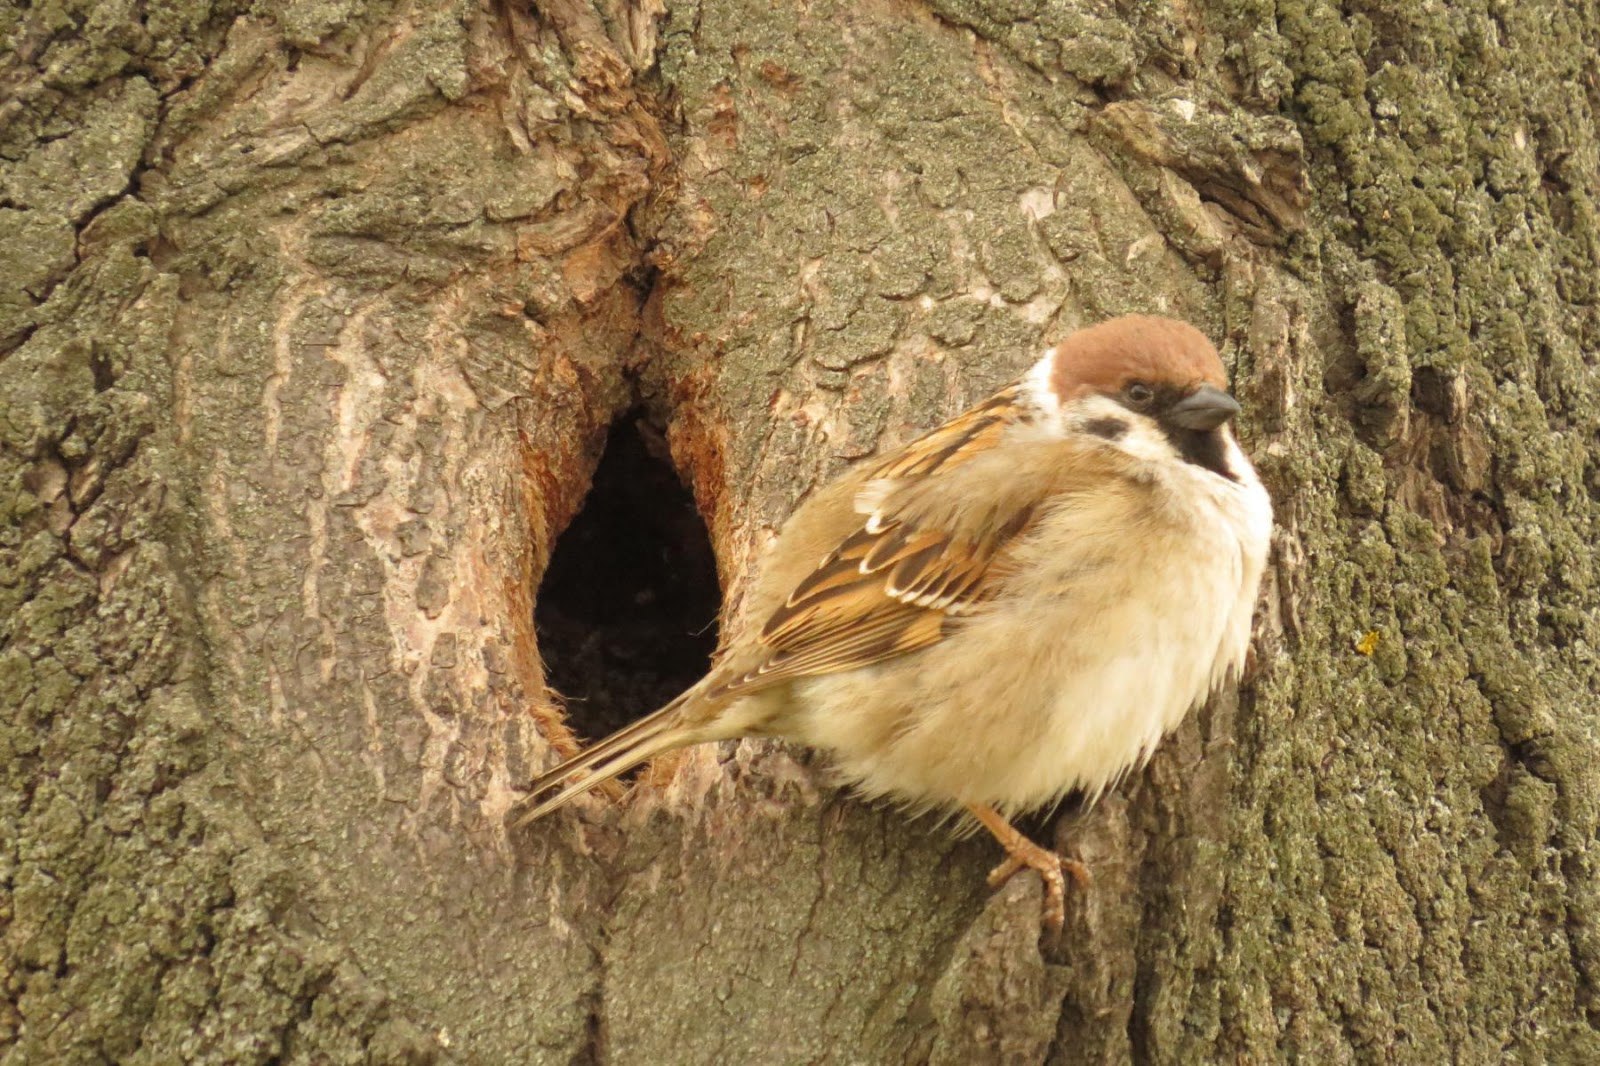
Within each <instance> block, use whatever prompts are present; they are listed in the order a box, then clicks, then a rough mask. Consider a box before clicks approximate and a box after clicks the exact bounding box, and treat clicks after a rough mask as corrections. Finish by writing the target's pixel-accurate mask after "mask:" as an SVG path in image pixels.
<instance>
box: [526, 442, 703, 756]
mask: <svg viewBox="0 0 1600 1066" xmlns="http://www.w3.org/2000/svg"><path fill="white" fill-rule="evenodd" d="M720 600H721V596H720V592H719V590H718V585H717V569H716V561H715V557H714V556H713V554H712V551H711V542H710V540H709V539H708V538H707V536H706V528H705V525H704V523H702V522H701V521H700V515H699V512H698V511H696V510H695V506H694V497H693V496H691V495H690V493H689V492H688V490H687V489H685V488H684V487H683V485H682V483H681V482H679V480H678V475H677V473H676V472H675V471H674V470H673V468H672V465H671V462H670V459H669V456H668V455H667V449H666V443H665V441H663V440H662V439H661V437H660V435H659V434H658V433H657V432H656V431H655V430H654V429H653V428H651V427H650V426H649V425H648V424H647V423H646V422H644V421H643V420H642V419H640V418H639V417H638V416H637V415H636V414H632V415H626V416H624V417H623V418H621V419H619V420H618V421H617V422H616V423H615V424H613V425H612V427H611V431H610V434H609V435H608V437H607V438H606V448H605V453H604V455H603V456H602V457H601V459H600V466H599V468H598V469H597V470H596V471H595V475H594V484H593V485H592V486H591V487H590V489H589V495H588V497H587V498H586V499H585V500H584V503H583V509H582V510H581V511H580V512H578V515H577V517H576V518H574V519H573V520H572V524H571V525H570V526H568V527H567V529H566V531H565V532H564V533H562V534H561V536H560V538H558V539H557V541H556V547H555V552H554V554H553V555H552V556H551V559H550V566H549V568H548V569H547V570H546V572H545V576H544V581H543V583H542V584H541V585H540V587H539V597H538V603H537V606H536V607H535V609H534V623H535V626H536V628H537V630H538V634H539V650H540V653H541V654H542V655H543V657H544V661H545V668H546V671H547V677H548V680H549V683H550V685H551V687H553V688H554V689H555V690H556V691H557V692H559V693H561V695H562V696H564V697H565V699H566V704H567V720H568V721H569V722H570V723H571V725H572V728H573V729H574V731H576V732H577V733H578V735H579V736H580V737H584V738H587V739H590V740H595V739H598V738H600V737H603V736H605V735H606V734H608V733H611V732H614V731H615V730H617V729H620V728H621V727H622V726H625V725H627V724H628V723H629V722H631V721H634V720H635V719H638V718H642V717H644V716H645V715H646V714H648V713H650V712H651V711H653V710H655V709H656V708H658V707H660V706H661V705H662V704H664V703H666V702H667V701H668V700H670V699H672V697H674V696H676V695H677V694H678V693H680V692H682V691H683V690H684V689H686V688H688V687H689V686H690V685H692V684H694V683H695V682H696V681H698V680H699V679H700V677H701V676H702V675H704V674H705V672H706V670H707V669H708V668H709V667H710V663H711V653H712V652H713V651H714V650H715V649H716V646H717V625H716V622H717V608H718V606H719V604H720Z"/></svg>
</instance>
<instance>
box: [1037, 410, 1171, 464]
mask: <svg viewBox="0 0 1600 1066" xmlns="http://www.w3.org/2000/svg"><path fill="white" fill-rule="evenodd" d="M1062 418H1063V421H1064V422H1065V423H1066V429H1067V431H1068V432H1076V433H1084V434H1091V435H1095V436H1100V434H1094V433H1093V431H1092V430H1090V429H1089V425H1090V423H1093V422H1098V421H1116V422H1120V423H1122V424H1123V425H1124V426H1126V427H1127V429H1125V430H1124V431H1123V433H1122V435H1121V436H1119V437H1117V438H1116V439H1115V440H1113V439H1111V438H1109V437H1108V438H1106V442H1107V443H1108V444H1110V445H1112V446H1113V447H1116V448H1119V449H1121V450H1122V451H1124V452H1127V453H1128V454H1129V455H1131V456H1133V457H1134V458H1136V459H1143V460H1144V461H1146V462H1151V463H1159V462H1170V461H1172V460H1176V459H1178V458H1179V456H1178V452H1177V450H1176V449H1175V448H1173V446H1172V441H1170V440H1169V439H1168V438H1167V435H1166V434H1165V433H1163V432H1162V431H1161V427H1160V426H1158V425H1156V423H1155V422H1154V420H1152V419H1150V418H1148V417H1146V416H1144V415H1141V414H1138V413H1136V412H1134V411H1130V410H1128V409H1127V408H1126V407H1124V406H1122V404H1120V403H1118V402H1117V401H1115V400H1113V399H1111V398H1110V397H1109V396H1098V395H1095V396H1085V397H1084V398H1083V399H1081V400H1079V401H1077V402H1076V403H1074V404H1071V405H1069V406H1068V407H1067V408H1066V409H1065V410H1064V411H1063V412H1062Z"/></svg>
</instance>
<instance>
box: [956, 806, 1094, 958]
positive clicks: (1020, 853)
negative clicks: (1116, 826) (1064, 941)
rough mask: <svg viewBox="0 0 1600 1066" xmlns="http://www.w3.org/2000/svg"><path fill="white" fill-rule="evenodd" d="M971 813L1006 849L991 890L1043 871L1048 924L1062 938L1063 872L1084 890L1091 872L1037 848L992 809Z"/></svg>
mask: <svg viewBox="0 0 1600 1066" xmlns="http://www.w3.org/2000/svg"><path fill="white" fill-rule="evenodd" d="M968 809H969V810H971V811H972V814H973V816H974V817H976V818H977V819H978V821H980V822H982V823H983V826H984V828H985V829H987V830H989V832H990V833H992V834H994V838H995V839H996V840H998V841H999V842H1000V846H1001V847H1003V848H1005V849H1006V858H1005V861H1004V862H1002V863H1001V864H1000V865H999V866H996V867H995V868H994V869H993V870H991V871H990V872H989V886H990V887H991V888H999V887H1000V886H1001V885H1003V884H1005V883H1006V882H1007V881H1009V880H1011V878H1012V877H1013V876H1014V875H1015V874H1016V873H1017V872H1018V871H1019V870H1023V869H1029V870H1037V871H1039V876H1040V877H1041V878H1043V879H1044V924H1045V926H1046V928H1048V929H1049V930H1050V933H1051V935H1052V936H1054V935H1056V934H1059V933H1060V932H1061V927H1062V926H1063V925H1065V924H1066V920H1067V879H1066V877H1065V876H1063V871H1065V873H1068V874H1071V875H1072V881H1073V883H1074V884H1076V885H1077V886H1078V887H1079V888H1083V887H1085V886H1087V885H1088V884H1089V868H1088V867H1087V866H1085V865H1084V864H1083V863H1081V862H1078V861H1077V860H1075V859H1067V858H1063V857H1062V856H1060V855H1057V854H1056V853H1055V852H1053V851H1051V850H1050V849H1049V848H1042V847H1040V846H1039V845H1038V844H1035V843H1034V842H1033V841H1031V840H1029V839H1028V838H1027V837H1025V836H1023V835H1022V834H1021V833H1019V832H1018V831H1017V829H1016V827H1014V826H1013V825H1012V824H1011V823H1010V822H1008V821H1006V819H1005V816H1004V815H1002V814H1000V812H998V811H996V810H995V809H994V808H992V807H983V806H979V805H977V804H973V805H971V806H969V808H968Z"/></svg>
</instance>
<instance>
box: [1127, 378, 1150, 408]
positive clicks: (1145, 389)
mask: <svg viewBox="0 0 1600 1066" xmlns="http://www.w3.org/2000/svg"><path fill="white" fill-rule="evenodd" d="M1122 395H1123V397H1124V398H1126V399H1127V401H1128V403H1129V404H1130V405H1132V406H1134V407H1148V406H1150V401H1152V400H1154V399H1155V398H1156V390H1154V389H1152V388H1151V387H1150V386H1149V385H1146V384H1145V383H1144V382H1142V381H1135V382H1134V383H1133V384H1131V385H1129V386H1128V387H1127V388H1125V389H1123V390H1122Z"/></svg>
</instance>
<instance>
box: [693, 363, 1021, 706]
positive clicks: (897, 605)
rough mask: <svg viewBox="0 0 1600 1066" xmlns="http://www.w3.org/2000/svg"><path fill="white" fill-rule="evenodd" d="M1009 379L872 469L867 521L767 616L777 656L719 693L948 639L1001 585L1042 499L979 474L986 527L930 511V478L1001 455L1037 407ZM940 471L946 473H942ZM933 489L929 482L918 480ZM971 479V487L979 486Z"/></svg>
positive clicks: (771, 649)
mask: <svg viewBox="0 0 1600 1066" xmlns="http://www.w3.org/2000/svg"><path fill="white" fill-rule="evenodd" d="M1018 388H1019V387H1018V386H1011V387H1008V388H1006V389H1004V390H1002V391H1001V392H999V393H997V394H996V395H994V396H992V397H990V398H989V399H988V400H985V401H984V402H983V403H981V404H979V405H978V406H976V407H973V408H971V409H969V410H968V411H966V412H964V413H962V414H961V415H958V416H957V417H956V418H954V419H952V420H951V421H949V422H947V423H945V424H944V425H942V426H940V427H939V428H937V429H935V430H933V431H932V432H930V433H928V434H926V435H925V436H923V437H920V438H918V439H917V440H916V441H914V442H912V443H911V444H909V445H907V446H906V447H905V448H904V449H903V450H901V451H899V452H896V453H895V454H894V455H892V456H890V457H889V458H887V459H885V460H884V461H883V462H882V463H881V464H880V465H879V466H878V467H876V468H874V469H873V470H872V472H871V480H870V481H869V483H868V484H869V486H870V487H869V490H868V491H867V492H865V493H863V497H864V498H865V497H870V502H869V503H868V504H863V501H862V500H858V507H859V508H860V509H862V510H863V511H864V512H870V515H869V514H868V513H864V514H863V516H862V525H861V527H860V528H859V529H857V530H856V531H855V532H854V533H852V534H851V535H850V536H848V537H846V538H845V540H844V541H843V542H842V543H841V544H840V545H839V546H838V547H837V548H835V549H834V550H833V551H832V552H830V553H829V554H828V555H827V557H826V558H824V559H823V560H822V562H821V563H820V564H819V565H818V566H817V568H816V569H815V570H813V571H812V572H811V573H810V574H809V575H808V576H807V577H806V578H805V580H803V581H801V582H800V584H799V585H798V586H797V587H796V588H795V590H794V591H793V592H792V593H790V595H789V597H788V599H787V600H786V601H785V602H784V603H783V604H782V605H781V606H779V607H778V609H777V610H775V611H774V612H773V613H772V615H771V616H770V617H769V618H768V619H767V621H766V624H765V625H764V626H763V627H762V630H761V635H760V640H761V643H762V644H763V645H764V646H765V647H766V648H767V649H768V655H767V657H766V658H765V660H764V661H762V662H761V663H760V664H759V665H758V666H757V667H756V669H754V670H752V671H750V672H748V673H746V674H744V675H743V676H741V677H735V678H731V679H729V680H728V681H727V682H725V683H724V684H723V685H721V686H719V687H718V690H717V691H718V692H719V693H736V692H738V691H740V690H747V691H754V690H756V689H760V688H765V687H767V686H768V685H772V684H776V683H777V682H779V681H784V680H790V679H793V678H796V677H804V676H809V675H815V674H828V673H835V672H838V671H841V670H849V669H854V668H856V667H861V666H869V665H871V664H873V663H877V662H882V661H884V660H886V659H891V658H893V657H895V656H898V655H904V654H906V653H907V652H911V651H916V650H918V649H919V648H926V647H928V646H930V645H932V644H936V643H938V642H939V640H940V639H942V638H943V636H944V635H945V633H946V632H947V629H948V625H949V623H950V621H951V619H952V618H954V617H958V616H960V615H963V614H968V613H970V612H971V611H973V610H974V609H975V608H977V607H978V606H979V605H980V604H982V602H983V601H984V600H985V599H987V598H989V596H990V595H992V593H993V590H994V585H995V582H994V579H995V578H996V577H997V576H998V575H999V574H1000V573H1001V572H1002V571H1003V566H1004V564H1003V558H1002V557H1003V555H1004V552H1005V549H1006V548H1007V546H1008V545H1009V544H1011V543H1012V542H1013V541H1014V540H1015V539H1016V538H1017V536H1018V535H1020V534H1021V533H1022V532H1023V531H1024V529H1026V527H1027V526H1028V524H1029V522H1030V521H1031V520H1032V518H1033V514H1034V502H1035V498H1034V497H1030V496H1028V495H1027V494H1026V493H1017V492H1014V491H1010V490H1009V486H1007V485H1006V483H1005V479H994V478H987V477H986V478H979V479H975V481H977V483H978V485H979V486H980V491H991V492H992V495H993V498H992V499H986V500H984V501H982V504H981V505H980V506H979V507H977V508H976V510H977V511H980V512H982V513H984V514H985V515H987V516H990V517H991V519H992V520H990V521H986V522H985V523H983V526H982V530H981V531H980V530H976V529H974V530H957V529H952V528H950V526H951V525H952V524H953V523H949V522H944V521H941V520H939V519H938V518H936V517H930V516H928V515H927V514H922V513H918V514H916V516H915V517H907V516H904V515H902V514H900V513H897V512H899V511H900V509H901V507H902V505H905V510H907V511H910V512H921V511H924V510H925V509H924V508H921V507H919V506H918V504H919V501H920V499H921V498H922V496H923V495H924V494H925V491H926V489H928V488H932V487H933V485H934V483H935V482H936V481H941V480H943V479H945V478H947V477H949V476H950V475H951V473H952V472H953V471H955V470H958V469H959V468H961V467H962V466H963V465H965V464H966V463H968V462H969V461H970V460H972V459H974V458H976V457H980V456H985V455H992V454H993V452H994V450H995V448H996V447H997V446H998V445H999V443H1000V441H1001V438H1002V436H1003V434H1004V432H1005V430H1006V428H1007V427H1009V426H1011V425H1012V424H1014V423H1016V422H1017V421H1018V420H1020V419H1022V418H1023V417H1025V415H1024V409H1023V408H1022V407H1021V405H1020V400H1019V397H1018V395H1017V393H1018ZM935 475H937V476H935ZM919 488H920V489H923V491H918V489H919ZM970 490H971V487H963V489H962V490H961V491H970Z"/></svg>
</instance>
